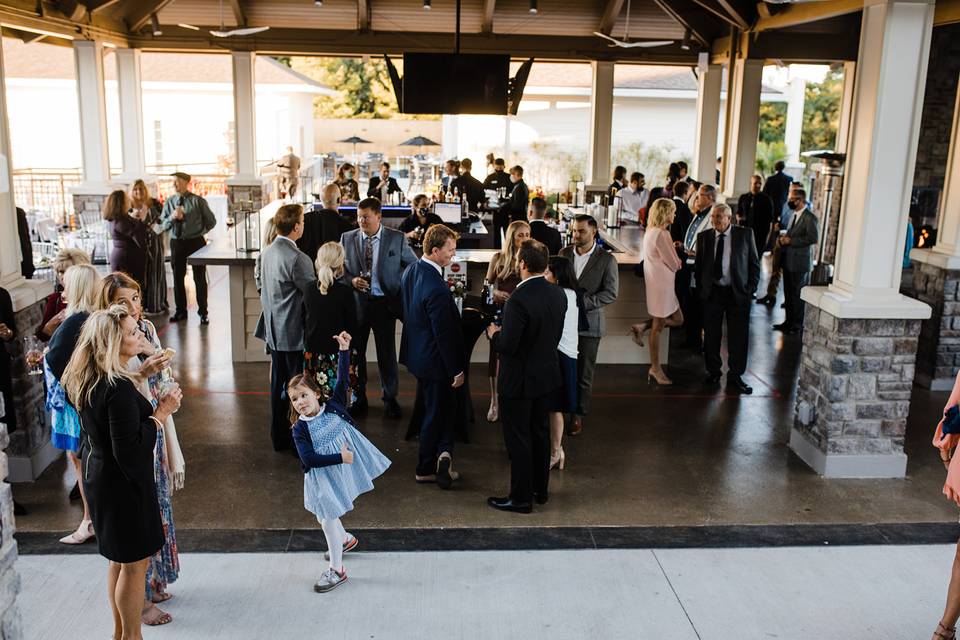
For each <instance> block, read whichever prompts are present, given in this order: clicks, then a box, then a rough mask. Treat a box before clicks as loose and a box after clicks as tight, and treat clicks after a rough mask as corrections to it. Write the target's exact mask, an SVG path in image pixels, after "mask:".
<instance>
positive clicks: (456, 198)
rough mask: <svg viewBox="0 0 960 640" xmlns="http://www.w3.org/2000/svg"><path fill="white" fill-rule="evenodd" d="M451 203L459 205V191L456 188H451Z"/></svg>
mask: <svg viewBox="0 0 960 640" xmlns="http://www.w3.org/2000/svg"><path fill="white" fill-rule="evenodd" d="M451 202H454V203H457V204H459V203H460V190H459V189H457V188H456V187H454V188H453V200H451Z"/></svg>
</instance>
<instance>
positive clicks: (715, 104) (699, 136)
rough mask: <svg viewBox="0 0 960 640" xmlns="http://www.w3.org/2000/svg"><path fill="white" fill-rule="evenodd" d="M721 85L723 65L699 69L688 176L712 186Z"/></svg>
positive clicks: (714, 176) (714, 173) (714, 177)
mask: <svg viewBox="0 0 960 640" xmlns="http://www.w3.org/2000/svg"><path fill="white" fill-rule="evenodd" d="M722 86H723V65H719V64H710V65H707V66H706V67H704V68H701V69H700V75H699V77H698V78H697V133H696V138H695V141H694V147H693V166H692V167H691V171H690V175H691V176H692V177H694V178H696V179H697V180H698V181H700V182H705V183H707V184H713V183H714V181H715V180H716V160H717V138H718V135H719V132H720V90H721V88H722Z"/></svg>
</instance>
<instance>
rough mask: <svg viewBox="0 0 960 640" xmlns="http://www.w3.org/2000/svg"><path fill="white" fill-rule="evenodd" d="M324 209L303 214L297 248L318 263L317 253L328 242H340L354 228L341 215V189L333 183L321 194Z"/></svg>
mask: <svg viewBox="0 0 960 640" xmlns="http://www.w3.org/2000/svg"><path fill="white" fill-rule="evenodd" d="M320 203H321V205H322V207H323V208H321V209H313V210H311V211H306V212H304V214H303V235H302V236H300V239H299V240H297V248H299V249H300V251H303V252H304V253H305V254H307V256H308V257H309V258H310V261H311V262H316V260H317V251H319V250H320V247H322V246H323V245H324V244H326V243H328V242H340V237H341V236H342V235H343V234H345V233H346V232H347V231H350V229H352V228H353V227H352V226H351V225H350V223H349V222H348V221H347V219H346V218H344V217H343V216H341V215H340V211H339V209H340V187H338V186H337V185H335V184H333V183H332V182H331V183H330V184H328V185H327V186H325V187H324V188H323V193H321V194H320Z"/></svg>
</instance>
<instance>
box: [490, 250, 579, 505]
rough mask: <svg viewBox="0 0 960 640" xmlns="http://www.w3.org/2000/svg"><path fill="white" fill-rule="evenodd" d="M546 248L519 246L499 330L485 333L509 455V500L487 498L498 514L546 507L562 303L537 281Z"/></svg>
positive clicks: (554, 288) (561, 297) (564, 300)
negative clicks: (515, 277)
mask: <svg viewBox="0 0 960 640" xmlns="http://www.w3.org/2000/svg"><path fill="white" fill-rule="evenodd" d="M548 257H549V256H548V254H547V248H546V247H545V246H544V245H543V244H541V243H540V242H537V241H536V240H532V239H531V240H526V241H524V242H523V244H521V245H520V251H519V252H518V254H517V263H518V266H519V268H520V278H521V281H520V284H518V285H517V288H516V289H515V290H514V292H513V294H512V295H511V296H510V299H509V300H507V304H506V306H505V307H504V308H503V326H502V328H501V327H498V326H496V325H490V326H489V327H487V337H488V338H490V347H491V348H492V349H493V350H494V351H495V352H497V353H498V354H500V375H499V378H498V382H497V393H498V394H499V395H500V408H501V415H502V416H503V440H504V442H505V443H506V445H507V452H508V453H509V454H510V494H509V495H508V496H505V497H502V498H487V504H489V505H490V506H491V507H493V508H494V509H500V510H502V511H515V512H518V513H530V512H531V511H532V507H533V501H534V500H536V501H537V503H538V504H543V503H545V502H546V501H547V484H548V481H549V475H550V433H549V430H548V428H547V415H548V412H549V404H548V399H549V396H550V395H551V394H552V393H553V392H554V391H555V390H556V388H557V387H559V386H560V385H561V378H560V363H559V360H558V357H557V345H558V344H560V336H561V334H562V333H563V317H564V314H565V313H566V310H567V298H566V295H565V294H564V293H563V290H562V289H560V288H559V287H557V286H556V285H552V284H550V283H549V282H547V280H546V279H545V278H544V277H543V272H544V271H546V269H547V259H548Z"/></svg>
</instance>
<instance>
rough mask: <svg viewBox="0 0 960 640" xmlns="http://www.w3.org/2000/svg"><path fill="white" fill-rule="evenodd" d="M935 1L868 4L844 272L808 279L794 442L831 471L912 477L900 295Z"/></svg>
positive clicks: (911, 340) (909, 318)
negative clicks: (906, 445) (811, 282)
mask: <svg viewBox="0 0 960 640" xmlns="http://www.w3.org/2000/svg"><path fill="white" fill-rule="evenodd" d="M933 10H934V4H933V2H932V0H931V1H927V0H923V1H919V2H906V1H891V0H881V1H878V2H872V3H870V4H867V5H866V6H865V7H864V12H863V22H862V28H861V31H860V54H859V57H858V60H859V63H858V66H857V74H856V75H857V77H856V81H855V87H854V96H853V113H854V118H853V121H852V126H851V131H850V148H849V156H848V159H847V164H846V177H845V181H844V194H843V205H842V207H843V208H842V213H841V217H840V242H839V247H838V251H837V264H836V273H835V276H834V281H833V284H831V285H830V286H829V287H806V288H805V289H804V290H803V292H802V297H803V299H804V300H805V301H806V302H807V303H808V304H807V310H806V318H805V323H804V336H803V352H802V361H801V370H800V383H799V386H798V390H797V410H796V416H795V420H794V426H793V429H792V432H791V434H790V447H791V448H792V449H793V450H794V451H795V452H796V453H797V454H798V455H799V456H800V457H801V458H803V460H804V461H805V462H807V464H809V465H810V466H811V467H813V469H814V470H816V471H817V472H818V473H820V474H822V475H825V476H832V477H877V478H879V477H902V476H903V475H904V473H905V471H906V463H907V457H906V455H905V454H904V452H903V441H904V432H905V428H906V419H907V414H908V413H909V411H910V389H911V387H912V385H913V379H914V371H915V370H914V367H915V363H916V352H917V336H918V334H919V333H920V321H921V320H923V319H926V318H929V317H930V307H929V306H927V305H926V304H923V303H921V302H918V301H916V300H913V299H911V298H907V297H905V296H903V295H901V294H900V293H899V288H900V272H901V268H902V259H903V243H904V237H905V234H906V224H907V216H906V212H907V210H908V207H907V205H908V202H909V197H910V190H911V185H912V179H913V168H914V161H915V159H916V151H917V139H918V130H919V124H920V111H921V108H922V105H923V91H924V81H925V78H926V75H927V74H926V70H927V58H928V57H929V51H930V35H931V30H932V27H933Z"/></svg>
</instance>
